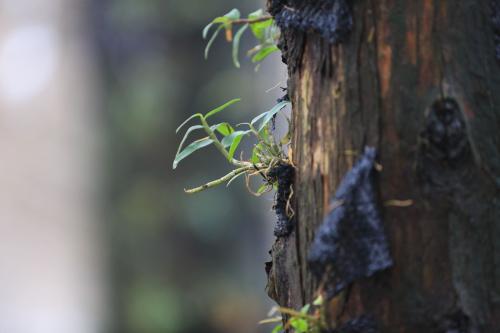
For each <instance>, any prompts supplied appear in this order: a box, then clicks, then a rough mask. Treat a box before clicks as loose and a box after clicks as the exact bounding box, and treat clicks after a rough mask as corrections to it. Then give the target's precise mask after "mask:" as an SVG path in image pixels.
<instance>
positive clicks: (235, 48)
mask: <svg viewBox="0 0 500 333" xmlns="http://www.w3.org/2000/svg"><path fill="white" fill-rule="evenodd" d="M247 28H248V24H245V25H244V26H242V27H241V28H240V29H239V30H238V32H236V34H235V35H234V39H233V63H234V65H235V66H236V68H240V62H239V61H238V51H239V48H240V39H241V36H242V35H243V33H244V32H245V30H247Z"/></svg>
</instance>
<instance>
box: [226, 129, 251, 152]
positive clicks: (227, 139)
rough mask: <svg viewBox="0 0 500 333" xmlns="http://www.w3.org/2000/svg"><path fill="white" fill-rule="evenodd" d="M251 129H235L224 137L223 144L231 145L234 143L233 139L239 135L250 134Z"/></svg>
mask: <svg viewBox="0 0 500 333" xmlns="http://www.w3.org/2000/svg"><path fill="white" fill-rule="evenodd" d="M249 132H250V131H234V132H233V133H231V134H230V135H228V136H226V137H224V138H223V139H222V141H221V143H222V145H224V147H226V148H227V147H230V146H231V145H232V144H233V141H234V140H235V139H236V138H237V137H238V136H240V137H241V136H243V135H246V134H248V133H249Z"/></svg>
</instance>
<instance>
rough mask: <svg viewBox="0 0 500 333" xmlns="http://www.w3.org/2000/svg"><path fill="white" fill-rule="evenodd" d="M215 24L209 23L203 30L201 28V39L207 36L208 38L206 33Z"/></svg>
mask: <svg viewBox="0 0 500 333" xmlns="http://www.w3.org/2000/svg"><path fill="white" fill-rule="evenodd" d="M214 24H215V22H213V21H212V22H210V23H209V24H207V25H206V26H205V28H203V32H202V34H201V35H202V36H203V39H207V36H208V31H209V30H210V28H211V27H212V26H213V25H214Z"/></svg>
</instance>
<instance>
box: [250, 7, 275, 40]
mask: <svg viewBox="0 0 500 333" xmlns="http://www.w3.org/2000/svg"><path fill="white" fill-rule="evenodd" d="M262 16H264V11H263V10H262V9H258V10H256V11H255V12H253V13H250V14H249V15H248V19H250V20H255V19H258V18H260V17H262ZM272 24H273V19H269V20H265V21H261V22H255V23H252V24H250V29H252V33H253V35H254V36H255V38H257V39H258V40H260V41H264V40H265V38H266V29H267V28H269V27H270V26H271V25H272Z"/></svg>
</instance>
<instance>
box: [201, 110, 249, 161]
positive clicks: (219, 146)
mask: <svg viewBox="0 0 500 333" xmlns="http://www.w3.org/2000/svg"><path fill="white" fill-rule="evenodd" d="M200 120H201V125H202V126H203V129H204V130H205V132H206V133H207V134H208V136H209V137H210V139H212V141H213V142H214V146H215V147H216V148H217V149H218V150H219V151H220V152H221V154H222V155H224V157H225V158H226V159H227V160H228V161H229V162H230V163H231V164H232V165H235V166H239V167H244V166H246V167H248V166H250V165H251V164H250V163H248V162H244V161H238V160H236V159H234V158H230V157H229V152H228V151H227V150H226V148H224V145H223V144H222V143H221V142H220V141H219V138H217V135H215V133H214V131H212V130H211V129H210V126H209V125H208V123H207V121H206V120H205V117H200Z"/></svg>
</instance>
